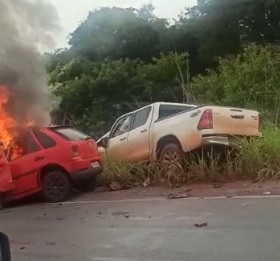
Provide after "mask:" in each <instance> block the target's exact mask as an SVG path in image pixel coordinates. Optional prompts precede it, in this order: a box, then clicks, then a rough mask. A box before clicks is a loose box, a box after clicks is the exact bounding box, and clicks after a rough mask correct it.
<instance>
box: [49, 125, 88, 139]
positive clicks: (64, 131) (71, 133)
mask: <svg viewBox="0 0 280 261" xmlns="http://www.w3.org/2000/svg"><path fill="white" fill-rule="evenodd" d="M52 130H53V131H54V132H55V133H57V134H58V135H59V136H61V137H62V138H64V139H66V140H71V141H78V140H86V139H88V138H90V136H89V135H86V134H84V133H83V132H81V131H78V130H75V129H73V128H54V129H52Z"/></svg>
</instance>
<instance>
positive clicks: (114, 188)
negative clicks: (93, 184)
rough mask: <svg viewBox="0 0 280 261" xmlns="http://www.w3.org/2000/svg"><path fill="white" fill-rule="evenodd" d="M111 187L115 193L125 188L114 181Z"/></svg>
mask: <svg viewBox="0 0 280 261" xmlns="http://www.w3.org/2000/svg"><path fill="white" fill-rule="evenodd" d="M109 187H110V189H111V190H113V191H118V190H121V189H122V188H123V186H122V185H121V184H120V183H119V182H117V181H114V180H113V181H112V182H111V183H110V185H109Z"/></svg>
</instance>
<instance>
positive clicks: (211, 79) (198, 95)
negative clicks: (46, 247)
mask: <svg viewBox="0 0 280 261" xmlns="http://www.w3.org/2000/svg"><path fill="white" fill-rule="evenodd" d="M153 11H154V9H153V6H152V5H150V4H148V5H144V6H143V7H142V8H141V9H139V10H135V9H132V8H130V9H121V8H102V9H100V10H94V11H92V12H90V13H89V15H88V17H87V18H86V19H85V21H84V22H83V23H81V24H80V25H79V26H78V28H77V29H76V30H75V31H74V32H73V33H72V34H71V36H70V38H69V48H67V49H64V50H57V51H56V52H55V53H54V54H48V58H49V59H48V71H49V81H50V85H51V88H52V92H53V93H54V94H55V95H56V96H58V97H60V99H61V103H60V106H59V109H58V110H57V111H56V112H55V118H56V121H57V122H58V123H62V122H64V123H69V122H70V123H72V124H74V125H79V127H80V128H82V129H84V130H86V131H88V132H93V133H95V134H96V135H97V136H99V135H100V134H101V133H104V132H106V131H108V128H109V126H110V125H111V123H112V122H113V121H114V120H115V119H116V117H118V116H119V115H121V114H123V113H125V112H127V111H130V110H133V109H135V108H138V107H139V106H142V105H143V104H146V103H151V102H154V101H172V102H187V103H216V104H225V105H232V106H242V107H243V106H244V107H249V108H257V109H259V110H261V111H262V112H264V113H267V114H268V115H270V116H271V118H272V119H273V120H278V118H279V115H278V114H279V113H280V110H279V102H280V96H279V95H280V94H279V93H280V92H279V91H278V90H279V87H278V86H279V78H280V73H279V71H280V70H279V69H280V62H279V61H280V60H279V58H280V52H279V50H278V48H277V44H278V41H279V40H280V30H279V29H280V16H279V13H280V1H279V0H198V3H197V5H196V6H194V7H191V8H186V9H185V10H183V12H182V14H181V15H180V16H179V17H178V19H177V20H176V21H175V22H174V23H169V22H168V21H167V20H165V19H162V18H158V17H156V16H155V15H154V12H153Z"/></svg>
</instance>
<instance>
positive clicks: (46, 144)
mask: <svg viewBox="0 0 280 261" xmlns="http://www.w3.org/2000/svg"><path fill="white" fill-rule="evenodd" d="M33 133H34V135H35V137H36V138H37V139H38V141H39V142H40V144H41V145H42V147H43V148H45V149H49V148H52V147H55V145H56V142H55V141H54V140H53V139H52V138H51V137H49V136H48V135H47V134H45V133H44V132H42V131H40V130H34V131H33Z"/></svg>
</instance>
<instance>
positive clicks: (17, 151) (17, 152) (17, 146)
mask: <svg viewBox="0 0 280 261" xmlns="http://www.w3.org/2000/svg"><path fill="white" fill-rule="evenodd" d="M39 150H40V147H39V145H38V144H37V143H36V141H35V140H34V138H33V137H32V135H31V133H30V132H27V133H24V134H22V135H20V137H19V138H18V139H16V140H15V142H14V145H13V147H12V151H11V156H10V158H11V160H15V159H18V158H20V157H22V156H25V155H28V154H30V153H34V152H37V151H39Z"/></svg>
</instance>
